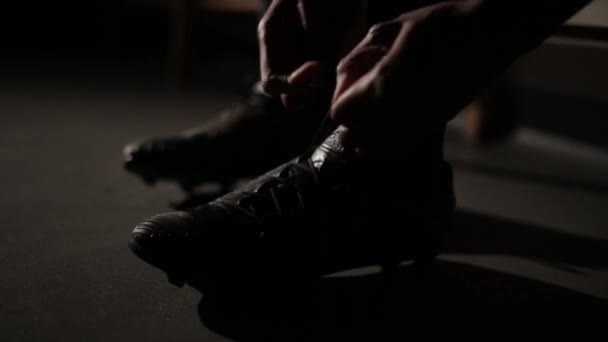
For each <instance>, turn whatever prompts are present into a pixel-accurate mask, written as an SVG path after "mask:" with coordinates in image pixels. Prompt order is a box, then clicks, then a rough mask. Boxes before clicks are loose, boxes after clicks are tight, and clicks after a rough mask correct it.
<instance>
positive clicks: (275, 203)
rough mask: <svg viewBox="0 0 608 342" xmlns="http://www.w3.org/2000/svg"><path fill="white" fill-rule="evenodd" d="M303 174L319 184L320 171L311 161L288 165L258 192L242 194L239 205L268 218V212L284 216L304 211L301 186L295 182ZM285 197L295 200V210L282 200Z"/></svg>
mask: <svg viewBox="0 0 608 342" xmlns="http://www.w3.org/2000/svg"><path fill="white" fill-rule="evenodd" d="M302 174H310V176H312V180H313V181H314V182H315V184H317V185H318V184H319V174H318V171H317V170H316V169H315V167H314V166H313V165H312V162H311V161H310V159H306V162H297V163H292V164H288V165H287V166H286V167H285V168H284V169H283V170H281V172H280V173H279V175H277V176H274V177H270V178H268V179H266V180H265V181H264V183H263V184H262V185H261V186H260V187H259V188H258V190H257V191H255V192H254V191H244V192H242V194H243V196H244V197H243V198H241V199H240V200H239V201H238V203H237V205H238V206H239V207H240V208H241V209H244V210H246V211H248V212H249V213H250V214H252V215H254V216H256V217H261V216H266V214H268V211H273V212H274V214H276V215H278V216H282V215H285V214H288V213H292V212H294V211H299V210H303V209H305V208H306V204H305V201H304V196H303V194H302V191H301V190H300V189H299V187H300V185H299V184H298V183H297V182H294V179H295V178H296V177H301V176H302ZM283 196H290V197H291V198H295V199H296V201H295V203H296V207H295V208H294V207H293V204H292V205H285V204H284V203H285V201H284V200H282V198H283V199H284V198H285V197H283ZM268 204H270V205H268ZM289 207H292V208H289ZM289 209H291V210H289Z"/></svg>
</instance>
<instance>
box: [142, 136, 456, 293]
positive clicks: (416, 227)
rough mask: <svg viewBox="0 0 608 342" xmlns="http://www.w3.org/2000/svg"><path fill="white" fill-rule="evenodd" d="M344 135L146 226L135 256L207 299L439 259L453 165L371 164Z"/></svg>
mask: <svg viewBox="0 0 608 342" xmlns="http://www.w3.org/2000/svg"><path fill="white" fill-rule="evenodd" d="M342 133H343V132H342V131H341V130H340V129H338V130H336V131H335V132H334V133H333V134H331V135H330V136H329V137H328V138H327V139H326V140H325V141H324V142H323V143H322V144H320V146H318V147H317V148H316V149H314V150H313V151H311V152H309V153H306V154H304V155H302V156H300V157H299V158H297V159H295V160H292V161H290V162H288V163H285V164H283V165H281V166H280V167H278V168H276V169H274V170H272V171H270V172H268V173H266V174H264V175H263V176H261V177H259V178H257V179H255V180H253V181H251V182H250V183H249V184H247V185H245V186H243V187H241V188H240V189H238V190H236V191H233V192H231V193H228V194H226V195H224V196H222V197H220V198H218V199H217V200H215V201H213V202H210V203H208V204H206V205H203V206H200V207H197V208H195V209H191V210H186V211H179V212H172V213H167V214H161V215H157V216H154V217H152V218H150V219H148V220H147V221H145V222H143V223H141V224H139V225H138V226H137V227H135V229H134V231H133V233H132V236H131V240H130V247H131V249H132V250H133V252H134V253H135V254H136V255H137V256H139V257H140V258H141V259H143V260H144V261H146V262H148V263H150V264H152V265H153V266H156V267H158V268H160V269H162V270H163V271H165V272H166V273H167V275H168V277H169V280H170V282H171V283H173V284H176V285H179V286H181V285H184V284H185V283H188V284H190V285H192V286H194V287H196V288H203V290H204V288H205V286H206V284H202V285H201V282H203V283H204V282H208V281H213V282H216V281H224V280H228V279H230V280H232V281H228V282H230V283H233V284H238V283H239V282H240V283H242V282H243V281H246V280H244V279H262V278H266V279H271V278H273V277H275V276H280V277H282V278H292V279H311V278H318V277H319V276H322V275H326V274H330V273H333V272H336V271H341V270H346V269H352V268H357V267H363V266H371V265H380V266H384V267H389V268H390V267H393V268H394V267H395V266H396V265H398V264H399V263H400V262H401V261H406V260H414V261H418V262H428V261H430V260H432V259H433V258H434V257H435V256H436V254H437V253H438V252H439V249H440V245H441V237H442V235H443V233H444V231H445V230H446V228H447V227H448V226H449V223H450V219H451V214H452V212H453V210H454V194H453V186H452V172H451V168H450V166H449V165H448V164H447V163H445V162H444V161H442V160H441V158H429V157H428V156H426V155H424V154H423V153H419V154H420V155H413V154H412V155H411V156H410V158H408V159H406V160H405V162H406V164H403V165H402V164H398V163H396V162H382V161H378V160H376V161H373V162H372V161H371V160H364V159H363V158H362V157H360V156H359V155H355V154H353V153H351V152H349V151H347V150H346V149H345V148H344V147H343V145H342V143H341V141H342ZM414 154H416V153H415V152H414ZM235 279H239V281H236V280H235ZM249 282H250V281H249Z"/></svg>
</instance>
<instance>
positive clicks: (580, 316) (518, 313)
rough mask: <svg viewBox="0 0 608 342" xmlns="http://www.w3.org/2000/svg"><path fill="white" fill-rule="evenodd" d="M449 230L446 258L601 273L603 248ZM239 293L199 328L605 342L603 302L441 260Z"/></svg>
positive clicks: (493, 222) (533, 234)
mask: <svg viewBox="0 0 608 342" xmlns="http://www.w3.org/2000/svg"><path fill="white" fill-rule="evenodd" d="M455 223H456V226H457V227H458V228H457V232H456V233H455V234H452V235H454V236H451V239H450V241H449V251H451V252H458V253H464V254H476V253H500V254H506V255H515V256H522V257H527V258H532V259H535V260H540V261H543V262H546V263H548V264H555V263H569V264H573V265H578V266H584V267H589V268H606V267H607V266H608V258H605V257H602V255H605V254H606V253H608V248H607V247H608V242H606V241H596V240H593V239H588V238H581V237H576V236H573V235H572V236H571V235H568V234H562V233H557V232H554V231H551V230H548V229H543V228H540V227H532V226H522V225H519V224H515V223H512V222H509V221H507V220H502V219H495V218H491V217H487V216H480V215H475V214H470V213H458V214H457V215H456V217H455ZM486 228H487V229H486ZM243 285H244V284H238V285H237V286H234V287H233V288H238V289H240V290H238V291H228V293H225V294H223V295H221V294H218V295H214V296H204V297H203V299H202V301H201V302H200V303H199V314H200V318H201V320H202V322H203V324H205V325H206V326H207V327H208V328H210V329H212V330H214V331H216V332H218V333H220V334H222V335H224V336H227V337H229V338H234V339H236V340H239V341H405V340H412V339H414V340H417V339H420V338H419V337H418V336H421V337H424V340H435V339H439V338H450V339H456V340H460V339H466V340H484V341H486V340H489V341H514V340H524V339H525V340H529V339H530V338H532V337H538V338H542V339H543V340H557V341H573V340H576V341H606V340H608V333H607V332H606V330H605V329H604V327H605V325H606V323H608V319H607V318H606V317H605V313H606V312H608V311H607V310H608V301H605V300H602V299H598V298H595V297H592V296H588V295H584V294H580V293H577V292H575V291H572V290H568V289H564V288H562V287H559V286H555V285H551V284H548V283H544V282H539V281H535V280H530V279H525V278H522V277H518V276H513V275H508V274H504V273H501V272H496V271H491V270H487V269H481V268H477V267H474V266H468V265H463V264H458V263H453V262H447V261H437V262H436V263H435V264H434V265H433V266H432V267H431V268H430V269H426V270H422V269H420V268H417V267H415V266H412V265H410V266H402V267H401V268H400V269H398V270H396V271H395V272H394V273H392V274H382V273H372V274H366V275H359V276H348V277H346V276H345V277H331V278H323V279H320V280H318V281H316V282H315V283H313V284H308V285H302V286H299V287H298V288H291V289H287V288H281V290H277V289H276V288H275V289H274V290H269V289H270V288H272V285H269V287H268V289H266V290H260V289H259V288H258V289H248V288H246V286H243ZM244 288H245V289H244ZM237 292H238V293H237ZM220 293H221V292H220Z"/></svg>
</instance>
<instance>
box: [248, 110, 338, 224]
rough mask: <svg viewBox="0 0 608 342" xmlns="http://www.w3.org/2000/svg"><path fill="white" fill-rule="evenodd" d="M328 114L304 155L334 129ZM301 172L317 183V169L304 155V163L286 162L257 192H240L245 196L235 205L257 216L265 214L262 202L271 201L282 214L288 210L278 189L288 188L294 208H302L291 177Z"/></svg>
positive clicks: (278, 212)
mask: <svg viewBox="0 0 608 342" xmlns="http://www.w3.org/2000/svg"><path fill="white" fill-rule="evenodd" d="M330 114H331V112H330V111H328V112H327V113H326V114H325V116H324V117H323V120H322V121H321V125H320V127H319V129H318V130H317V132H316V133H315V137H314V139H313V140H312V142H311V144H310V146H309V148H308V153H306V154H305V156H308V155H310V154H311V153H312V152H313V151H314V150H315V149H316V148H317V146H318V145H319V144H320V143H321V142H322V140H323V139H325V138H326V137H327V136H328V135H329V134H330V133H331V132H333V131H334V130H335V128H336V126H335V124H334V123H333V122H332V121H331V119H330ZM298 171H300V172H298ZM301 173H310V174H311V175H312V177H313V179H314V181H315V184H317V185H318V184H319V174H318V171H317V169H316V168H315V167H314V165H312V161H311V160H310V159H308V158H307V157H306V163H305V164H304V163H302V162H296V163H292V164H288V165H287V166H286V167H285V168H284V169H283V170H281V172H280V173H279V175H278V176H276V177H271V178H269V179H267V180H265V183H264V184H262V186H261V187H260V188H259V189H258V191H257V192H253V191H244V192H243V193H242V194H243V195H244V196H245V197H244V198H242V199H241V200H239V202H238V204H237V205H238V206H239V207H240V208H241V209H244V210H246V211H247V212H249V213H250V214H252V215H254V216H256V217H259V216H264V214H266V213H265V212H264V210H263V209H262V210H260V209H259V208H261V207H262V206H263V205H264V203H271V206H270V208H271V209H273V210H274V211H275V212H276V213H277V214H278V215H279V216H282V215H284V214H286V213H287V212H288V211H286V210H284V208H285V207H286V206H284V205H282V203H281V202H282V201H281V199H280V198H279V196H278V190H279V189H288V190H291V192H293V193H294V194H293V195H295V197H297V200H298V201H297V203H298V205H299V208H296V210H303V209H304V208H305V203H304V199H303V196H302V192H301V191H300V189H298V185H297V184H295V183H294V182H293V179H294V178H295V177H297V176H299V175H301ZM256 203H258V204H259V203H262V206H260V205H258V206H257V207H258V208H256ZM265 208H269V206H266V207H265Z"/></svg>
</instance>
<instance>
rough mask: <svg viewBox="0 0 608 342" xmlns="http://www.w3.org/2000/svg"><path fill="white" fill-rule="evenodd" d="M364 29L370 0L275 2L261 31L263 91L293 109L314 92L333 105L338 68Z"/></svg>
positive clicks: (263, 20) (263, 21)
mask: <svg viewBox="0 0 608 342" xmlns="http://www.w3.org/2000/svg"><path fill="white" fill-rule="evenodd" d="M365 28H366V0H335V1H325V0H299V1H298V0H274V1H273V2H272V4H271V6H270V7H269V9H268V11H267V12H266V14H265V15H264V17H263V18H262V20H261V21H260V24H259V26H258V38H259V44H260V63H261V68H260V69H261V79H262V87H263V89H264V91H265V92H267V93H268V94H270V95H273V96H279V95H282V96H283V100H284V102H285V103H286V104H287V105H289V104H290V103H294V102H305V101H304V100H305V99H302V97H303V96H305V95H304V94H302V91H301V90H302V89H303V88H306V87H307V86H310V87H311V88H314V89H319V88H324V89H325V90H326V92H328V95H327V97H328V100H329V98H330V97H331V89H333V82H334V80H335V74H334V70H335V65H336V64H337V62H338V61H339V60H340V58H342V57H343V56H344V54H345V53H346V52H348V51H350V50H351V49H352V47H354V45H355V44H356V43H357V42H358V41H359V40H360V39H361V37H362V36H363V34H364V33H365ZM315 95H317V94H315ZM290 99H291V101H290ZM294 99H295V101H294Z"/></svg>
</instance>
